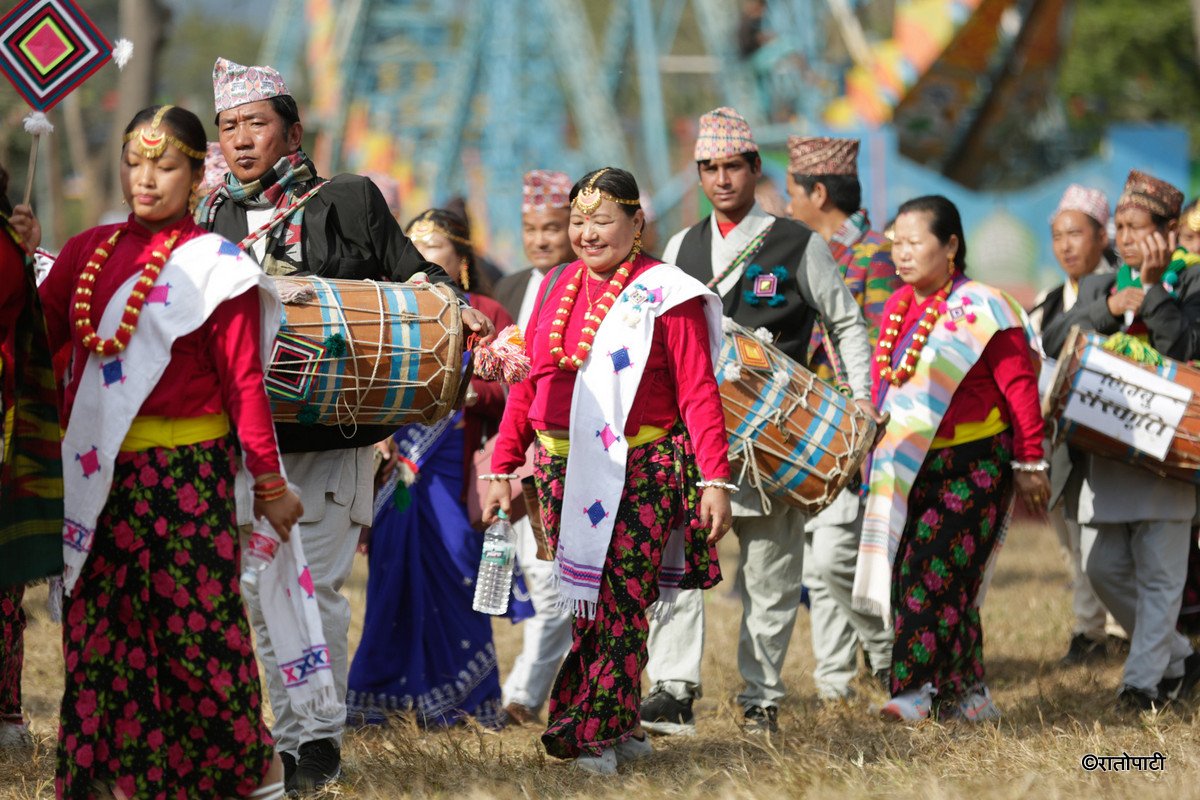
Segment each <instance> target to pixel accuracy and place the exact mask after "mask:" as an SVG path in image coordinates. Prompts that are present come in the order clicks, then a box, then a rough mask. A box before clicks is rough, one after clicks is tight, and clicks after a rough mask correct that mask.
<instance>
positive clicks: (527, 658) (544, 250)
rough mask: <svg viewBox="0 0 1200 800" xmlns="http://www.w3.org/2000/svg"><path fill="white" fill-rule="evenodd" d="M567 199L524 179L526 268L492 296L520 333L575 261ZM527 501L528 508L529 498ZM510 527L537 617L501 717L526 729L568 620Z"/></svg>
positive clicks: (525, 531) (538, 176) (542, 569)
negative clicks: (543, 291)
mask: <svg viewBox="0 0 1200 800" xmlns="http://www.w3.org/2000/svg"><path fill="white" fill-rule="evenodd" d="M570 194H571V178H570V177H569V176H567V174H566V173H564V172H550V171H548V170H542V169H535V170H533V171H532V172H528V173H526V174H525V186H524V197H523V199H522V202H521V241H522V243H523V244H524V245H525V256H526V258H528V259H529V264H530V266H529V268H528V269H524V270H521V271H520V272H518V273H515V274H513V275H509V276H508V277H506V278H504V279H503V280H501V281H500V282H499V283H498V284H496V289H495V291H494V292H493V295H494V297H495V298H496V299H497V300H499V301H500V303H501V304H502V305H503V306H504V308H505V309H506V310H507V311H508V313H509V314H512V317H513V319H515V320H516V321H517V325H519V326H520V328H521V330H525V327H526V325H527V324H528V323H529V318H530V317H531V316H533V307H534V303H535V302H536V301H537V296H538V289H539V288H541V285H542V279H543V278H545V277H546V273H547V272H549V271H550V270H551V269H553V268H554V267H556V266H558V265H559V264H562V263H564V262H567V261H574V260H575V251H573V250H572V249H571V237H570V235H569V234H568V231H567V225H568V223H569V222H570V220H571V204H570V202H569V200H568V198H569V196H570ZM526 498H527V500H526V502H527V504H528V498H529V495H528V493H527V494H526ZM513 528H514V530H515V531H516V534H517V561H518V562H519V563H520V564H521V571H522V572H524V573H525V585H526V586H527V587H528V588H529V594H530V598H531V599H532V600H533V607H534V610H535V611H536V612H537V613H536V614H535V615H534V617H533V619H529V620H526V621H525V623H524V632H523V633H524V640H523V645H522V648H521V654H520V655H518V656H517V660H516V661H514V662H513V666H512V670H511V671H510V672H509V673H508V679H507V680H506V681H505V682H504V704H505V705H504V713H505V714H507V715H508V719H509V721H510V722H515V723H517V724H519V725H524V724H527V723H532V722H536V721H537V713H538V709H540V708H541V706H542V704H543V703H545V702H546V698H547V697H549V696H550V687H551V685H552V684H553V683H554V676H555V675H556V674H557V673H558V666H559V663H560V662H561V661H562V659H563V656H564V655H566V653H567V650H569V649H570V647H571V615H570V614H568V613H564V612H563V611H560V610H559V609H558V607H557V606H558V592H557V591H555V589H554V583H553V574H554V569H553V562H551V561H542V560H541V559H539V558H537V543H536V542H535V541H534V537H533V527H532V526H531V525H530V519H529V517H528V516H525V517H522V518H521V519H520V520H518V521H517V522H516V523H514V524H513Z"/></svg>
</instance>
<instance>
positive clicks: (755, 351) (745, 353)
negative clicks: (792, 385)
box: [733, 333, 771, 369]
mask: <svg viewBox="0 0 1200 800" xmlns="http://www.w3.org/2000/svg"><path fill="white" fill-rule="evenodd" d="M733 341H734V344H735V345H736V346H737V354H738V361H740V362H742V364H744V365H745V366H747V367H750V368H752V369H770V367H771V362H770V360H769V359H768V358H767V351H766V350H765V349H763V346H762V345H761V344H759V343H758V342H757V341H756V340H754V339H752V338H750V337H749V336H743V335H741V334H736V333H735V334H734V335H733Z"/></svg>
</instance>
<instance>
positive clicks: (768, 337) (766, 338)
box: [754, 328, 775, 344]
mask: <svg viewBox="0 0 1200 800" xmlns="http://www.w3.org/2000/svg"><path fill="white" fill-rule="evenodd" d="M754 336H755V338H756V339H758V340H759V341H760V342H766V343H767V344H771V343H772V342H774V341H775V334H773V333H771V332H770V331H769V330H767V329H766V328H755V329H754Z"/></svg>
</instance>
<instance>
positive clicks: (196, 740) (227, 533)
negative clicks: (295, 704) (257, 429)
mask: <svg viewBox="0 0 1200 800" xmlns="http://www.w3.org/2000/svg"><path fill="white" fill-rule="evenodd" d="M235 464H236V455H235V451H234V443H233V439H232V438H226V439H222V440H216V441H209V442H201V443H198V444H194V445H186V446H183V447H178V448H165V447H164V448H154V449H151V450H146V451H141V452H136V453H121V454H120V455H119V456H118V457H117V460H116V464H115V468H114V475H113V485H112V489H111V491H110V493H109V497H108V502H107V504H106V505H105V507H104V510H103V511H102V512H101V515H100V519H99V520H98V523H97V526H96V535H95V539H94V543H93V545H92V551H91V553H90V555H89V556H88V560H87V563H86V564H85V565H84V568H83V573H82V575H80V577H79V581H78V583H77V584H76V585H75V590H74V592H73V593H72V595H71V596H70V597H69V598H67V602H66V606H65V608H64V609H63V611H64V622H63V655H64V658H65V661H66V673H67V675H66V688H65V691H64V693H63V700H62V710H61V728H60V730H59V736H58V771H57V778H56V784H57V789H58V793H59V797H69V798H86V797H92V796H93V795H94V793H95V790H94V789H93V786H92V783H93V781H98V782H100V783H101V784H104V785H109V786H116V787H117V788H119V789H120V790H121V791H122V792H124V793H125V795H126V796H128V797H137V798H139V800H142V798H192V797H194V798H213V797H230V796H242V797H245V796H247V795H249V794H250V793H251V792H252V791H254V790H255V789H256V788H257V787H258V785H259V784H260V783H261V782H262V779H263V776H264V775H265V774H266V772H267V769H268V768H269V767H270V765H271V759H272V757H273V750H274V748H273V744H272V741H271V736H270V734H269V733H268V731H267V728H266V726H265V725H264V724H263V720H262V698H261V689H260V682H259V674H258V667H257V664H256V663H255V660H254V650H253V647H252V643H251V638H250V627H249V624H248V623H247V621H246V611H245V608H244V606H243V604H242V596H241V590H240V589H239V586H238V563H239V548H238V537H237V527H236V516H235V512H234V495H233V486H234V472H235Z"/></svg>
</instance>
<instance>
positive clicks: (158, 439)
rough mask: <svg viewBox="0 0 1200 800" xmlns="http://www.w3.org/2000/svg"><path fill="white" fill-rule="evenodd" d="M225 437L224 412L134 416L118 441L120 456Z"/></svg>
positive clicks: (225, 418)
mask: <svg viewBox="0 0 1200 800" xmlns="http://www.w3.org/2000/svg"><path fill="white" fill-rule="evenodd" d="M228 434H229V417H228V416H226V415H225V413H224V412H222V413H220V414H207V415H205V416H203V417H134V418H133V424H132V425H130V426H129V433H127V434H125V441H123V442H121V452H122V453H136V452H138V451H139V450H150V449H152V448H155V447H183V446H184V445H188V444H195V443H196V442H207V441H209V440H211V439H220V438H223V437H224V436H227V435H228Z"/></svg>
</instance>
